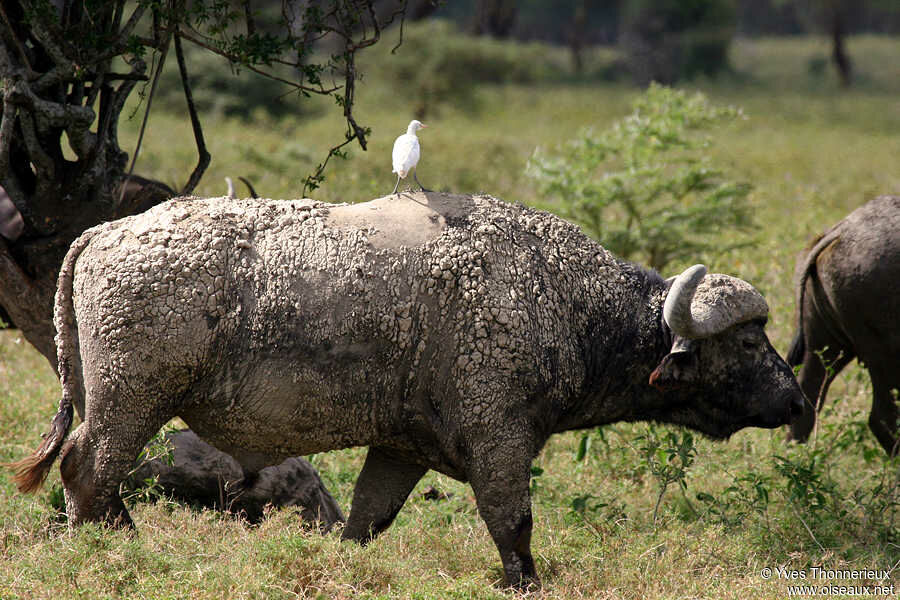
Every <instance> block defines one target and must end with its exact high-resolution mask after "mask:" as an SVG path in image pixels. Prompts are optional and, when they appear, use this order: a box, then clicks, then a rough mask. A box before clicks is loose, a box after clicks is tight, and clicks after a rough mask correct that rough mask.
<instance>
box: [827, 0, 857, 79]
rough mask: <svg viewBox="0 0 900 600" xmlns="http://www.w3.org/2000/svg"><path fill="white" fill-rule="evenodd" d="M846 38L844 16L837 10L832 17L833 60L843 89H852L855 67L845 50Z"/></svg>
mask: <svg viewBox="0 0 900 600" xmlns="http://www.w3.org/2000/svg"><path fill="white" fill-rule="evenodd" d="M845 36H846V27H845V26H844V14H843V11H842V10H840V8H837V7H836V8H835V9H834V12H833V13H832V15H831V43H832V49H831V58H832V60H834V66H835V67H837V71H838V76H839V77H840V79H841V86H842V87H845V88H846V87H850V83H851V81H852V76H853V72H852V71H853V65H852V64H851V62H850V57H849V56H848V55H847V51H846V49H845V48H844V38H845Z"/></svg>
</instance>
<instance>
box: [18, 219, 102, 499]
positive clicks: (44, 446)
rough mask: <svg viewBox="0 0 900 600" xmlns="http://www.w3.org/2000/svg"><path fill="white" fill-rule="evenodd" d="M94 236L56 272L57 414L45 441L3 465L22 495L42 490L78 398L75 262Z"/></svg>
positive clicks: (76, 245)
mask: <svg viewBox="0 0 900 600" xmlns="http://www.w3.org/2000/svg"><path fill="white" fill-rule="evenodd" d="M96 232H97V228H92V229H89V230H87V231H86V232H84V233H83V234H82V235H81V237H79V238H78V239H76V240H75V241H74V242H73V243H72V246H71V247H70V248H69V251H68V253H67V254H66V258H65V259H64V260H63V264H62V267H61V268H60V271H59V281H58V284H57V288H56V302H55V307H54V325H55V326H56V332H57V333H56V351H57V358H58V363H59V364H58V367H59V380H60V383H61V384H62V399H61V400H60V401H59V410H58V411H57V413H56V416H55V417H53V421H52V422H51V423H50V429H49V430H48V431H47V433H45V434H44V436H43V437H44V440H43V441H42V442H41V445H40V446H38V447H37V450H35V451H34V452H32V453H31V455H30V456H28V457H26V458H24V459H22V460H20V461H17V462H14V463H7V464H5V465H4V466H6V467H8V468H10V469H12V470H13V471H14V472H15V475H13V478H12V479H13V482H14V483H15V484H16V487H17V488H18V489H19V491H20V492H22V493H26V494H27V493H32V492H36V491H37V490H39V489H40V488H41V486H42V485H43V483H44V480H46V479H47V474H48V473H49V472H50V467H51V466H53V462H54V461H55V460H56V457H57V456H59V453H60V450H61V449H62V446H63V442H64V441H65V439H66V435H68V433H69V429H70V428H71V426H72V416H73V413H74V400H75V398H76V397H79V396H80V394H81V372H80V359H79V356H78V352H79V349H78V346H79V344H78V326H77V324H76V322H75V306H74V303H73V300H72V287H73V283H74V274H75V262H76V261H77V260H78V256H79V255H80V254H81V252H82V250H84V248H85V247H86V246H87V245H88V242H90V240H91V238H93V237H94V234H95V233H96Z"/></svg>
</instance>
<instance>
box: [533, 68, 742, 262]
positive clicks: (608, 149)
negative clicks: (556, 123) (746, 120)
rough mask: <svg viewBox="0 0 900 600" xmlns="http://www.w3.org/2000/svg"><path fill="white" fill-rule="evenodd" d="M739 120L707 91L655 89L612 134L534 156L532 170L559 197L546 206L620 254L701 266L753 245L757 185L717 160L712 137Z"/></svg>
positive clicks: (735, 112) (737, 112)
mask: <svg viewBox="0 0 900 600" xmlns="http://www.w3.org/2000/svg"><path fill="white" fill-rule="evenodd" d="M741 116H742V113H741V111H740V110H738V109H735V108H730V107H729V108H720V107H715V106H712V105H711V104H710V103H709V102H708V101H707V99H706V98H705V97H704V96H703V95H702V94H699V93H698V94H695V95H693V96H689V95H688V94H686V93H685V92H683V91H676V90H673V89H670V88H667V87H663V86H659V85H652V86H651V87H650V88H649V89H648V90H647V92H646V93H644V94H643V95H642V96H641V97H639V98H638V99H637V100H636V101H635V103H634V112H633V113H632V114H631V115H629V116H627V117H625V118H624V119H622V120H620V121H618V122H617V123H615V124H614V125H613V126H612V127H611V128H609V129H608V130H607V131H605V132H603V133H600V134H595V133H593V132H592V131H590V130H588V131H585V132H584V133H582V134H581V135H580V136H579V137H578V138H577V139H575V140H574V141H572V142H570V143H569V144H568V145H566V146H565V147H563V148H561V149H560V150H559V151H558V152H557V153H555V154H552V155H544V154H543V153H542V152H540V150H537V151H535V154H534V156H533V157H532V159H531V160H530V161H529V165H528V170H527V172H528V173H529V174H530V175H531V176H532V177H535V178H536V179H537V181H538V182H539V185H540V187H541V191H542V192H544V193H545V194H548V195H549V196H551V197H552V198H554V199H555V200H556V203H555V204H553V205H552V206H548V208H550V209H551V210H555V211H556V212H559V213H561V214H562V215H563V216H564V217H566V218H569V219H571V220H573V221H575V222H577V223H579V224H580V225H581V226H582V227H583V228H584V229H585V231H586V233H588V235H591V236H593V237H594V238H595V239H597V240H598V241H600V242H601V243H602V244H603V245H604V246H605V247H606V248H607V249H608V250H610V251H612V252H614V253H616V254H618V255H619V256H622V257H623V258H635V259H640V260H641V261H642V262H645V263H647V264H649V265H650V266H651V267H653V268H655V269H662V268H663V267H665V266H666V265H667V264H668V263H669V262H671V261H673V260H676V261H687V260H691V261H694V262H696V261H697V260H699V259H701V258H702V255H703V254H705V253H712V252H717V253H721V252H724V251H727V250H730V249H733V248H735V247H739V246H744V245H747V244H749V243H750V242H749V241H748V240H747V239H746V236H741V235H738V233H739V232H740V231H745V230H748V229H749V228H750V227H751V226H752V225H753V220H752V216H751V213H750V207H749V205H748V203H747V195H748V194H749V192H750V189H751V188H750V185H749V184H748V183H742V182H735V181H730V180H728V179H726V178H725V177H724V174H723V172H722V171H720V170H718V169H716V168H714V167H713V166H712V165H711V164H710V163H711V161H710V159H709V156H708V154H707V152H706V150H707V148H708V146H709V145H710V143H711V140H710V138H709V137H708V136H706V135H704V132H705V131H707V130H709V129H711V128H713V127H715V126H717V125H719V124H720V123H723V122H727V121H731V120H734V119H737V118H740V117H741Z"/></svg>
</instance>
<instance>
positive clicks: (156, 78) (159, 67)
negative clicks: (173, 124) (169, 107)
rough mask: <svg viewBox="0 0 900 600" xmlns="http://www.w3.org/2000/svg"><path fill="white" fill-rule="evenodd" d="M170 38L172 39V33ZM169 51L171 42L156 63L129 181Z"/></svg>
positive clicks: (120, 201) (128, 176) (129, 168)
mask: <svg viewBox="0 0 900 600" xmlns="http://www.w3.org/2000/svg"><path fill="white" fill-rule="evenodd" d="M169 38H170V39H171V34H170V36H169ZM168 53H169V44H168V42H167V43H166V45H165V47H164V48H163V50H162V54H161V56H160V57H159V64H157V65H156V73H154V74H153V82H152V83H151V84H150V95H149V96H148V97H147V108H146V109H144V120H143V121H142V122H141V130H140V133H138V139H137V144H136V145H135V147H134V154H133V155H132V156H131V166H130V167H128V174H127V175H126V176H125V180H126V181H128V178H130V177H131V174H132V173H134V164H135V163H136V162H137V157H138V154H139V153H140V151H141V143H142V142H143V141H144V131H145V130H146V129H147V120H148V119H149V117H150V106H151V105H152V104H153V93H154V92H155V91H156V84H157V83H159V76H160V75H162V70H163V65H164V64H165V63H166V55H167V54H168ZM125 189H126V186H124V185H123V186H122V191H121V193H120V194H119V202H118V204H119V205H121V204H122V202H124V201H125Z"/></svg>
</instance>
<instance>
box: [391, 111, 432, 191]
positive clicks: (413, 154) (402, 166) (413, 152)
mask: <svg viewBox="0 0 900 600" xmlns="http://www.w3.org/2000/svg"><path fill="white" fill-rule="evenodd" d="M424 127H425V125H424V124H422V123H420V122H419V121H416V120H415V119H413V120H412V121H410V122H409V127H407V128H406V133H405V134H403V135H401V136H400V137H398V138H397V139H396V140H394V151H393V152H392V153H391V158H392V161H393V163H394V170H393V171H391V172H392V173H396V174H397V183H396V184H394V191H393V192H391V194H396V193H397V187H398V186H399V185H400V180H401V179H405V178H406V176H407V175H409V173H410V171H412V174H413V179H415V180H416V183H417V184H418V185H419V188H421V190H422V191H423V192H428V191H430V190H426V189H425V186H423V185H422V184H421V183H419V178H418V177H416V165H417V164H418V163H419V138H417V137H416V131H417V130H419V129H423V128H424Z"/></svg>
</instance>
